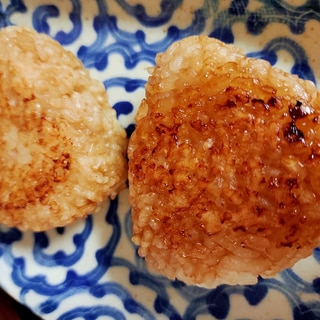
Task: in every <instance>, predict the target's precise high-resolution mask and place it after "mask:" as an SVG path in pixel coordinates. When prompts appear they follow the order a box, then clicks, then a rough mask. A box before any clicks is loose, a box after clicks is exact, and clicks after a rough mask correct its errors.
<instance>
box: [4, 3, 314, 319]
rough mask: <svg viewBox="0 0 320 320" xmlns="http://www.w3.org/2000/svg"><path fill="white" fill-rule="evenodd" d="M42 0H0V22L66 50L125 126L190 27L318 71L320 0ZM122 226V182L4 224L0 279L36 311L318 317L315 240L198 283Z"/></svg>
mask: <svg viewBox="0 0 320 320" xmlns="http://www.w3.org/2000/svg"><path fill="white" fill-rule="evenodd" d="M39 2H40V1H34V0H25V1H22V0H11V1H9V0H4V1H0V27H5V26H7V25H11V24H16V25H25V26H29V27H33V28H34V29H36V30H37V31H40V32H44V33H47V34H49V35H50V36H52V37H53V38H54V39H56V40H58V41H59V42H60V43H61V44H62V45H63V46H64V47H65V48H67V49H69V50H71V51H72V52H74V53H75V54H76V55H77V56H78V57H79V58H80V59H81V60H82V61H83V63H84V65H85V66H86V67H87V68H89V69H90V70H91V72H92V75H93V76H94V77H95V78H97V79H98V80H100V81H102V82H103V83H104V84H105V86H106V88H107V89H108V94H109V99H110V102H111V104H112V106H113V107H114V108H115V109H116V110H117V114H118V118H119V120H120V122H121V124H122V125H123V126H124V127H125V128H126V130H127V133H128V136H129V135H130V133H131V132H132V131H133V129H134V124H133V118H134V114H135V112H136V110H137V107H138V106H139V103H140V100H141V99H142V97H143V96H144V84H145V82H146V80H147V76H148V73H147V70H146V69H147V67H148V66H151V65H153V64H154V58H155V55H156V54H157V53H158V52H161V51H164V50H166V48H167V47H168V46H169V45H170V44H171V43H172V42H174V41H175V40H178V39H180V38H183V37H186V36H188V35H193V34H200V33H205V34H210V35H211V36H213V37H216V38H219V39H221V40H223V41H225V42H235V43H236V44H237V45H238V46H239V47H241V48H243V50H244V51H245V52H246V53H247V54H248V55H250V56H254V57H262V58H264V59H267V60H269V61H270V62H271V63H272V64H276V65H278V66H280V67H282V68H283V69H285V70H286V71H290V72H293V73H297V74H299V75H300V77H302V78H307V79H310V80H312V81H314V82H317V81H319V78H320V59H319V58H318V56H319V52H320V43H319V41H320V37H319V35H320V22H319V21H320V2H319V1H313V0H287V1H284V0H274V1H267V0H265V1H264V0H255V1H247V0H241V1H236V0H233V1H218V0H202V1H200V0H199V1H191V0H185V1H183V0H154V1H152V0H104V1H103V0H95V1H94V0H90V1H80V0H64V1H61V0H43V1H41V4H39ZM0 50H3V48H0ZM130 237H131V219H130V207H129V204H128V190H124V191H123V192H122V193H121V194H120V196H119V197H118V198H117V199H116V200H114V201H111V202H109V203H107V204H106V206H105V208H104V209H103V210H101V212H100V213H98V214H95V215H93V216H90V217H88V218H87V219H86V220H81V221H77V222H76V223H74V224H72V225H70V226H68V227H66V228H59V229H56V230H51V231H49V232H43V233H31V232H25V233H22V232H20V231H18V230H16V229H8V228H5V227H4V226H1V227H0V285H1V286H2V287H3V288H4V289H5V290H6V291H7V292H8V293H9V294H11V295H12V296H13V297H15V298H16V299H17V300H19V301H20V302H22V303H23V304H25V305H27V306H28V307H29V308H31V309H32V310H33V311H34V312H35V313H37V314H38V315H39V316H40V317H42V318H43V319H53V320H57V319H59V320H68V319H85V320H89V319H90V320H94V319H97V320H98V319H99V320H100V319H117V320H120V319H210V318H212V319H320V249H316V250H315V251H314V253H313V255H312V256H311V257H309V258H308V259H305V260H303V261H300V262H299V263H298V264H297V265H296V266H295V267H294V268H293V269H290V270H286V271H284V272H282V273H281V274H279V275H278V276H277V277H276V278H274V279H268V280H263V279H259V282H258V284H257V285H255V286H220V287H218V288H217V289H215V290H206V289H202V288H197V287H189V286H186V285H184V284H183V283H181V282H178V281H175V282H171V281H169V280H167V279H166V278H163V277H161V276H159V275H154V274H151V273H150V272H149V271H148V270H147V269H146V267H145V264H144V261H143V260H142V259H141V258H139V257H138V256H137V254H136V247H135V246H134V245H133V244H132V243H131V241H130Z"/></svg>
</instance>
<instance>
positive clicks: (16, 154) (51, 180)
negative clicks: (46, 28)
mask: <svg viewBox="0 0 320 320" xmlns="http://www.w3.org/2000/svg"><path fill="white" fill-rule="evenodd" d="M0 43H1V50H0V120H1V126H0V156H1V158H0V171H1V176H0V223H3V224H5V225H8V226H15V227H18V228H20V229H21V230H27V229H31V230H34V231H42V230H46V229H50V228H54V227H57V226H65V225H67V224H69V223H71V222H72V221H74V220H75V219H76V218H82V217H85V216H87V215H88V214H90V213H93V212H94V211H96V210H97V209H98V208H99V205H100V204H101V203H102V202H103V201H104V200H105V199H106V198H107V197H108V196H110V197H111V198H114V197H115V196H116V195H117V193H118V192H119V191H120V190H121V189H122V188H123V187H124V186H125V182H126V178H127V166H126V158H125V155H126V147H127V139H126V134H125V130H124V129H123V128H122V127H121V125H120V124H119V123H118V121H117V119H116V113H115V110H113V109H112V108H111V106H110V105H109V104H108V101H107V95H106V92H105V88H104V86H103V85H102V84H101V83H99V82H98V81H97V80H93V79H92V78H91V77H90V75H89V72H88V70H85V69H84V67H83V65H82V63H81V62H80V60H79V59H78V58H77V57H75V56H74V55H73V54H72V53H71V52H69V51H66V50H65V49H64V48H63V47H62V46H61V45H60V44H59V43H57V42H56V41H54V40H53V39H51V38H50V37H49V36H47V35H44V34H39V33H37V32H35V31H33V30H31V29H28V28H24V27H7V28H5V29H2V30H1V31H0Z"/></svg>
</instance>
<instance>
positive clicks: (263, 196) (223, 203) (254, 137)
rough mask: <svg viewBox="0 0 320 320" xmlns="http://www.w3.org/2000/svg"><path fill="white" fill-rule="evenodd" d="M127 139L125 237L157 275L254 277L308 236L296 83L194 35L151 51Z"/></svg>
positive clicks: (305, 155) (304, 117) (310, 120)
mask: <svg viewBox="0 0 320 320" xmlns="http://www.w3.org/2000/svg"><path fill="white" fill-rule="evenodd" d="M156 62H157V66H156V67H155V68H154V70H153V72H152V75H151V76H150V78H149V81H148V84H147V86H146V98H145V99H144V100H143V101H142V104H141V106H140V110H139V113H138V116H137V127H136V131H135V132H134V133H133V135H132V137H131V140H130V142H129V153H128V154H129V182H130V200H131V204H132V218H133V241H134V242H135V243H136V244H137V245H139V246H140V248H139V254H140V255H141V256H143V257H146V261H147V263H148V264H149V265H150V266H151V267H152V268H154V269H155V270H157V271H160V272H162V273H164V274H165V275H167V276H168V277H169V278H178V279H180V280H183V281H185V282H186V283H189V284H197V285H202V286H207V287H213V286H216V285H217V284H220V283H230V284H236V283H254V282H256V278H257V276H258V275H262V276H264V277H270V276H273V275H275V274H276V273H277V272H279V271H280V270H282V269H283V268H287V267H291V266H292V265H293V264H294V263H295V262H296V261H297V260H299V259H301V258H303V257H306V256H308V255H310V254H311V252H312V249H313V248H314V247H316V246H317V245H319V244H320V213H319V204H320V183H319V181H320V125H319V121H320V105H319V102H320V100H319V94H318V92H317V90H316V88H315V87H314V85H313V84H311V83H310V82H308V81H303V80H301V79H298V77H296V76H293V75H288V74H285V73H284V72H282V71H279V70H277V69H273V68H271V66H270V65H269V64H268V63H267V62H265V61H261V60H253V59H247V58H246V57H244V56H243V55H242V54H241V53H240V52H239V50H238V49H236V48H235V47H233V46H227V45H224V44H222V43H220V42H218V41H216V40H214V39H209V38H207V37H205V36H200V37H190V38H187V39H185V40H182V41H181V42H178V43H176V44H174V45H172V46H171V47H170V48H169V49H168V51H167V52H166V53H164V54H161V55H159V56H158V57H157V60H156Z"/></svg>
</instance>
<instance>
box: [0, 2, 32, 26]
mask: <svg viewBox="0 0 320 320" xmlns="http://www.w3.org/2000/svg"><path fill="white" fill-rule="evenodd" d="M26 11H27V8H26V6H25V4H24V3H23V1H21V0H11V1H10V3H9V4H8V6H7V7H4V5H3V4H2V2H1V1H0V28H3V27H7V26H9V25H11V24H12V22H11V20H10V19H11V16H12V15H13V14H14V13H16V12H20V13H25V12H26Z"/></svg>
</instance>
